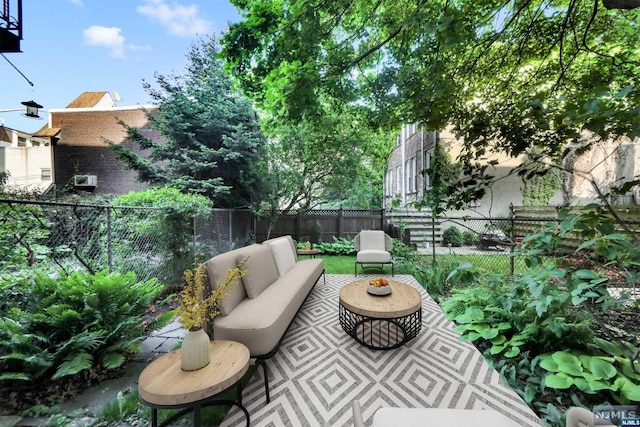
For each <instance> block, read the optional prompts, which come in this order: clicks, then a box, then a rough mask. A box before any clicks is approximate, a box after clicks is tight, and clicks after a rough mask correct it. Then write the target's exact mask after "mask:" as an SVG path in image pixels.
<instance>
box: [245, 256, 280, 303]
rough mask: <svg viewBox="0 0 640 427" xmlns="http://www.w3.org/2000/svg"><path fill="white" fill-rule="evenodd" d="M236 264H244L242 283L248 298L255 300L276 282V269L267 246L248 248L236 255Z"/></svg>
mask: <svg viewBox="0 0 640 427" xmlns="http://www.w3.org/2000/svg"><path fill="white" fill-rule="evenodd" d="M237 262H238V264H240V263H244V269H245V270H246V272H245V275H244V277H243V278H242V283H243V284H244V290H245V291H246V293H247V296H248V297H249V298H257V297H258V295H260V294H261V293H262V292H263V291H264V290H265V289H267V288H268V287H269V285H271V284H272V283H273V282H275V281H276V280H278V269H277V267H276V262H275V261H274V259H273V255H272V254H271V249H269V246H266V245H252V246H249V247H247V248H246V249H245V250H243V251H242V253H241V254H240V255H238V257H237Z"/></svg>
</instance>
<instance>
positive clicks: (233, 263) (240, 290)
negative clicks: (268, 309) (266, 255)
mask: <svg viewBox="0 0 640 427" xmlns="http://www.w3.org/2000/svg"><path fill="white" fill-rule="evenodd" d="M253 246H259V245H251V246H246V247H243V248H239V249H234V250H232V251H229V252H225V253H222V254H220V255H217V256H215V257H213V258H211V259H210V260H209V261H207V262H206V265H207V276H208V278H209V284H210V286H211V289H212V290H213V289H216V286H217V284H218V283H223V282H224V281H225V279H226V278H227V270H229V269H230V268H236V267H237V266H238V255H240V254H241V253H242V252H243V251H246V250H250V249H251V248H252V247H253ZM207 296H208V295H207ZM246 298H247V293H246V292H245V290H244V286H243V284H242V283H241V282H240V283H237V284H236V285H235V286H234V287H233V288H232V289H231V292H229V296H228V297H227V298H226V299H225V300H224V301H223V302H222V303H221V304H220V306H219V307H218V310H220V314H222V315H225V316H226V315H227V314H229V313H231V311H232V310H233V309H234V308H235V307H236V306H237V305H238V304H240V302H241V301H242V300H244V299H246Z"/></svg>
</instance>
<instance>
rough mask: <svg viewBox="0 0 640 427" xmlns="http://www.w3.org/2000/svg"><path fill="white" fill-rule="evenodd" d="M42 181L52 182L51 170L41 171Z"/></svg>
mask: <svg viewBox="0 0 640 427" xmlns="http://www.w3.org/2000/svg"><path fill="white" fill-rule="evenodd" d="M40 181H51V168H42V169H40Z"/></svg>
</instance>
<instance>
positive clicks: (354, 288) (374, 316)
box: [339, 280, 422, 350]
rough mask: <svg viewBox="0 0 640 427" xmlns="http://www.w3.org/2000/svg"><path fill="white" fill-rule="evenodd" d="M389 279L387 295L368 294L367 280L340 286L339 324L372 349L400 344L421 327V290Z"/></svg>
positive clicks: (389, 348) (410, 338)
mask: <svg viewBox="0 0 640 427" xmlns="http://www.w3.org/2000/svg"><path fill="white" fill-rule="evenodd" d="M389 282H390V286H391V294H389V295H371V294H369V293H368V292H367V286H368V284H369V281H368V280H360V281H357V282H351V283H348V284H346V285H345V286H343V287H342V289H340V314H339V316H340V326H342V329H344V331H345V332H346V333H347V334H349V335H350V336H351V337H353V339H355V340H356V341H358V342H359V343H360V344H362V345H364V346H366V347H368V348H371V349H374V350H391V349H394V348H397V347H400V346H401V345H403V344H405V343H407V342H408V341H410V340H412V339H413V338H415V337H416V336H418V333H419V332H420V330H421V329H422V296H421V295H420V292H418V291H417V290H416V289H415V288H413V287H412V286H409V285H407V284H405V283H401V282H396V281H394V280H390V281H389Z"/></svg>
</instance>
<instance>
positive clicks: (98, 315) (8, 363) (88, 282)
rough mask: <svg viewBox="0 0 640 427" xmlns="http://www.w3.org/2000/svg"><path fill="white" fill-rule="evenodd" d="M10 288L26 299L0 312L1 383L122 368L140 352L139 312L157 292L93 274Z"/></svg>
mask: <svg viewBox="0 0 640 427" xmlns="http://www.w3.org/2000/svg"><path fill="white" fill-rule="evenodd" d="M14 279H15V277H14ZM3 280H5V281H6V280H10V279H7V278H0V298H2V296H3V295H2V293H3V292H4V291H5V290H6V289H8V288H9V287H8V286H6V283H3ZM11 288H12V290H11V292H13V293H15V292H17V291H21V292H22V293H23V294H24V295H27V296H26V297H23V298H18V299H14V300H15V301H17V304H16V306H13V307H6V308H5V309H4V310H3V312H1V313H0V372H2V373H1V374H0V380H21V381H30V382H34V381H39V380H42V379H46V378H51V379H53V380H55V379H59V378H62V377H64V376H68V375H75V374H77V373H79V372H81V371H84V370H87V369H91V368H102V369H113V368H117V367H119V366H122V364H123V363H125V362H126V360H127V358H128V357H129V355H131V354H134V353H136V352H138V351H139V349H140V345H139V344H140V341H141V340H142V339H143V338H144V336H145V329H144V327H143V326H142V325H143V319H144V316H145V313H146V310H147V308H148V307H149V306H150V305H151V304H152V303H153V302H154V300H155V298H156V297H157V295H159V294H160V292H161V291H162V290H163V285H162V284H160V283H159V282H158V281H157V280H155V279H151V280H147V281H143V282H139V281H138V280H137V279H136V276H135V274H133V273H125V274H120V273H113V274H109V273H108V272H106V271H100V272H98V273H96V274H90V273H87V272H84V273H77V272H74V273H71V274H69V275H64V274H61V276H60V277H51V276H49V275H45V274H36V275H34V276H23V277H22V280H19V281H17V282H13V283H12V287H11ZM167 317H168V316H167ZM165 320H166V318H165Z"/></svg>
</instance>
